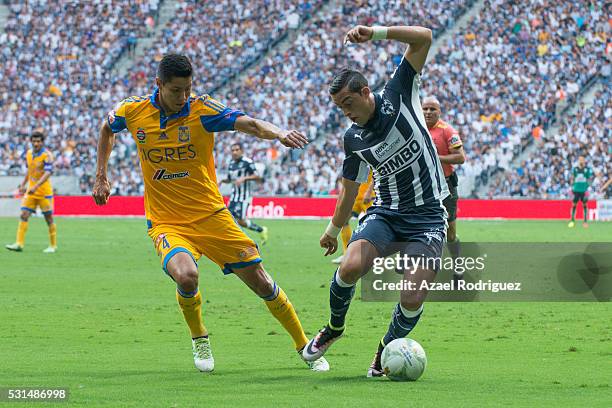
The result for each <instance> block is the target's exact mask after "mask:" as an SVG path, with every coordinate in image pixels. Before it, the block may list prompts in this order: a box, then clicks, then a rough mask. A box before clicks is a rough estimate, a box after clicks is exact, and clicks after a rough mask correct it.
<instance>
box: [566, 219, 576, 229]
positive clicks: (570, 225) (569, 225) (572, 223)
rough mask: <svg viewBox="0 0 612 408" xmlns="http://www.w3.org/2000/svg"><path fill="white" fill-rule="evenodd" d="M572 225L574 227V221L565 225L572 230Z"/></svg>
mask: <svg viewBox="0 0 612 408" xmlns="http://www.w3.org/2000/svg"><path fill="white" fill-rule="evenodd" d="M574 225H576V224H574V221H570V222H569V223H568V224H567V226H568V227H570V228H574Z"/></svg>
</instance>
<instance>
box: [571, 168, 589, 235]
mask: <svg viewBox="0 0 612 408" xmlns="http://www.w3.org/2000/svg"><path fill="white" fill-rule="evenodd" d="M592 178H593V169H591V168H590V167H589V166H587V165H586V160H585V158H584V156H580V157H578V166H576V167H574V168H573V169H572V178H571V180H570V183H571V184H572V192H573V193H574V199H573V204H572V219H571V221H570V222H569V224H567V226H568V227H570V228H574V225H575V217H576V207H577V206H578V201H582V210H583V213H584V214H583V216H584V223H583V224H582V226H583V227H584V228H587V227H588V226H589V224H588V222H587V217H588V211H587V202H588V197H587V194H588V190H589V184H590V183H591V181H592Z"/></svg>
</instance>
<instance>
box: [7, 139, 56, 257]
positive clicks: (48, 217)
mask: <svg viewBox="0 0 612 408" xmlns="http://www.w3.org/2000/svg"><path fill="white" fill-rule="evenodd" d="M30 142H31V143H32V149H30V150H28V152H27V153H26V160H27V164H28V171H27V173H26V175H25V178H24V179H23V182H22V183H21V185H20V186H19V190H20V192H22V193H25V194H24V196H23V200H22V201H21V221H20V222H19V227H18V228H17V240H16V242H15V243H14V244H9V245H6V249H8V250H10V251H16V252H20V251H23V247H24V245H25V235H26V231H27V230H28V219H29V218H30V216H31V215H32V214H33V213H35V212H36V208H38V207H40V210H41V211H42V213H43V214H44V216H45V221H47V225H48V226H49V247H48V248H46V249H45V250H43V252H45V253H54V252H55V251H56V249H57V229H56V226H55V223H54V222H53V187H51V178H50V177H51V172H52V171H53V155H52V154H51V152H50V151H49V150H47V149H45V148H44V143H45V135H44V134H43V133H42V132H39V131H35V132H33V133H32V135H31V136H30Z"/></svg>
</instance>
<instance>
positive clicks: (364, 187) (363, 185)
mask: <svg viewBox="0 0 612 408" xmlns="http://www.w3.org/2000/svg"><path fill="white" fill-rule="evenodd" d="M370 185H372V171H371V170H370V174H368V181H366V182H365V183H361V184H360V185H359V192H358V193H357V198H356V200H355V201H363V199H364V198H365V193H366V192H367V191H368V188H370Z"/></svg>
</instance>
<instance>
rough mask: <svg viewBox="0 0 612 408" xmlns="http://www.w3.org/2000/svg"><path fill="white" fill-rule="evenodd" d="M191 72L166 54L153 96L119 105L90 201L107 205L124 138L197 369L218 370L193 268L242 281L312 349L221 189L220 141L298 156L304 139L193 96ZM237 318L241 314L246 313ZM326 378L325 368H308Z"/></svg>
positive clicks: (103, 141) (104, 129)
mask: <svg viewBox="0 0 612 408" xmlns="http://www.w3.org/2000/svg"><path fill="white" fill-rule="evenodd" d="M192 74H193V67H192V65H191V62H190V61H189V59H188V58H187V57H186V56H184V55H178V54H168V55H165V56H164V57H163V58H162V60H161V61H160V63H159V67H158V71H157V78H156V79H155V82H156V84H157V87H156V88H155V90H154V91H153V93H152V94H149V95H146V96H133V97H130V98H127V99H125V100H123V101H121V102H120V103H118V104H117V105H116V106H115V108H114V109H113V110H111V111H110V112H109V113H108V116H107V118H106V120H105V121H104V122H103V123H102V126H101V128H100V139H99V141H98V162H97V169H96V181H95V184H94V188H93V193H92V195H93V197H94V200H95V201H96V204H98V205H105V204H106V203H107V202H108V199H109V196H110V182H109V180H108V176H107V167H108V160H109V157H110V154H111V151H112V148H113V144H114V141H115V133H118V132H121V131H123V130H126V129H127V130H128V131H129V132H130V133H131V134H132V137H133V138H134V143H135V145H136V146H137V148H138V156H139V159H140V167H141V169H142V175H143V180H144V184H145V194H144V199H145V203H144V204H145V213H146V216H147V227H148V235H149V237H150V238H151V240H152V243H153V246H154V247H155V250H156V251H157V254H158V255H159V259H160V264H161V267H162V268H163V270H164V272H166V274H168V276H169V277H170V278H172V280H173V281H174V282H175V283H176V299H177V302H178V304H179V306H180V309H181V311H182V313H183V317H184V319H185V322H186V323H187V326H188V327H189V332H190V334H191V343H192V350H193V359H194V363H195V366H196V367H197V368H198V369H199V370H200V371H203V372H210V371H213V369H214V364H215V361H214V358H213V355H212V349H211V345H210V339H209V336H208V330H207V329H206V327H205V326H204V322H203V320H202V304H203V302H202V294H201V292H200V289H199V272H198V265H197V263H196V262H197V260H198V259H199V258H200V257H201V256H206V257H207V258H208V259H210V260H211V261H213V262H214V263H216V264H217V265H218V266H219V268H220V269H221V270H222V271H223V273H224V274H226V275H230V274H233V275H236V276H237V277H238V278H240V279H241V280H242V281H243V282H244V283H245V284H246V285H247V286H248V287H249V288H250V289H251V290H252V291H253V292H255V294H257V295H258V296H259V297H260V298H261V299H262V300H263V301H264V303H265V305H266V307H267V308H268V310H269V311H270V313H271V314H272V315H273V316H274V317H275V318H276V319H277V320H278V321H279V322H280V323H281V325H282V326H283V327H284V328H285V330H286V331H287V333H288V334H289V335H290V336H291V338H292V340H293V343H294V346H295V350H296V351H297V352H298V354H299V356H300V357H301V350H302V348H303V347H304V346H305V345H306V343H307V342H308V339H307V338H306V336H305V334H304V330H303V329H302V324H301V323H300V319H299V318H298V316H297V314H296V312H295V309H294V307H293V305H292V304H291V302H290V301H289V299H288V297H287V295H286V294H285V292H284V291H283V290H282V289H281V288H280V287H279V286H278V285H277V284H276V282H274V280H273V279H272V278H271V277H270V275H268V273H267V272H266V270H265V269H264V268H263V266H262V260H261V256H260V254H259V249H258V248H257V245H256V244H255V242H253V240H251V239H250V238H249V237H247V236H246V234H245V233H244V232H243V231H242V230H241V229H240V228H239V227H238V225H236V223H235V222H234V219H233V217H232V215H231V214H230V212H229V211H228V210H227V208H226V207H225V203H224V201H223V197H222V196H221V193H220V192H219V187H218V185H217V175H216V172H215V160H214V157H213V147H214V146H213V145H214V141H215V137H214V134H215V133H216V132H223V131H228V130H238V131H241V132H243V133H246V134H249V135H253V136H255V137H258V138H260V139H264V140H270V141H279V142H280V143H281V144H283V145H284V146H286V147H291V148H302V147H304V145H305V144H306V143H308V140H307V139H306V137H305V136H304V135H303V134H302V133H300V132H298V131H297V130H282V129H279V128H278V127H276V126H274V125H273V124H271V123H269V122H266V121H263V120H259V119H255V118H252V117H250V116H248V115H245V114H244V113H243V112H241V111H240V110H237V109H232V108H229V107H226V106H225V105H223V104H222V103H220V102H218V101H216V100H215V99H213V98H211V97H210V96H209V95H201V96H197V97H196V96H192V95H191V83H192ZM241 313H242V311H241V310H239V311H236V312H235V314H236V315H240V314H241ZM307 365H308V367H310V368H311V369H312V370H313V371H328V370H329V364H328V363H327V361H325V360H323V359H320V360H317V361H309V362H307Z"/></svg>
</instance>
